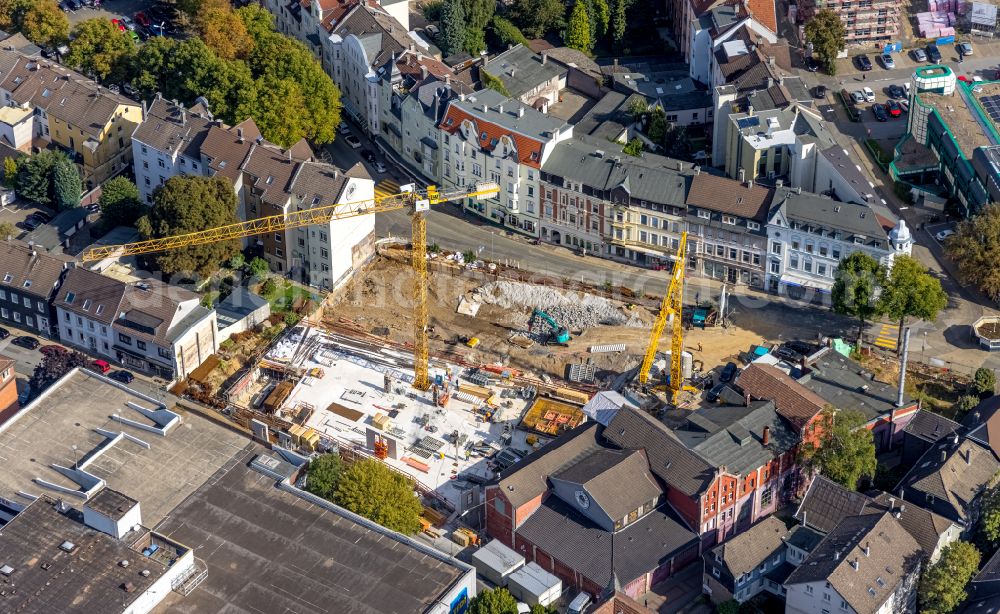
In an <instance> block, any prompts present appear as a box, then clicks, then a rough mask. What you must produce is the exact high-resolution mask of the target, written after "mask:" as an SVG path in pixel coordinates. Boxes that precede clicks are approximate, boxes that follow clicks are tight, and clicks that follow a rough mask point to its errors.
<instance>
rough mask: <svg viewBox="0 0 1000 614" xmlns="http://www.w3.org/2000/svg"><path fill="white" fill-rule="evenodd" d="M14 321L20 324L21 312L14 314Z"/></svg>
mask: <svg viewBox="0 0 1000 614" xmlns="http://www.w3.org/2000/svg"><path fill="white" fill-rule="evenodd" d="M14 321H15V322H20V321H21V312H19V311H15V312H14Z"/></svg>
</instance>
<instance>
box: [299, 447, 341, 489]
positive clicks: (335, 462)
mask: <svg viewBox="0 0 1000 614" xmlns="http://www.w3.org/2000/svg"><path fill="white" fill-rule="evenodd" d="M343 471H344V463H343V462H342V461H341V460H340V455H339V454H337V453H336V452H332V453H330V454H323V455H321V456H318V457H316V458H314V459H313V460H312V461H310V463H309V471H308V473H307V474H306V490H307V491H309V492H311V493H312V494H314V495H316V496H317V497H323V498H324V499H328V500H330V501H333V500H334V499H333V497H334V495H335V494H336V492H337V484H339V483H340V476H341V474H343Z"/></svg>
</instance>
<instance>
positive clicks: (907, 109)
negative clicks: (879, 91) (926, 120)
mask: <svg viewBox="0 0 1000 614" xmlns="http://www.w3.org/2000/svg"><path fill="white" fill-rule="evenodd" d="M899 108H900V109H903V113H909V112H910V103H909V102H907V101H905V100H900V101H899Z"/></svg>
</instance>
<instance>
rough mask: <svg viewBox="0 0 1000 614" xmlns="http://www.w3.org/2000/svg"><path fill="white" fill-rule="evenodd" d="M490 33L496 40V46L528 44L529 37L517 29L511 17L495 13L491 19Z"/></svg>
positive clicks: (505, 46)
mask: <svg viewBox="0 0 1000 614" xmlns="http://www.w3.org/2000/svg"><path fill="white" fill-rule="evenodd" d="M490 33H491V34H492V35H493V36H492V38H493V39H494V40H495V41H496V46H497V47H501V48H504V49H506V48H507V47H508V46H511V45H524V46H525V47H527V46H528V39H527V38H525V37H524V34H522V33H521V31H520V30H518V29H517V26H515V25H514V24H513V23H512V22H511V21H510V20H509V19H507V18H505V17H501V16H500V15H494V16H493V19H491V20H490Z"/></svg>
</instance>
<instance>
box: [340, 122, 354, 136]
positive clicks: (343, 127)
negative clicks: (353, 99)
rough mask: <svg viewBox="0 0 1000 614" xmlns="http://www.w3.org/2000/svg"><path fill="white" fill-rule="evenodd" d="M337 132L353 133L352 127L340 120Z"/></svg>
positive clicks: (345, 134)
mask: <svg viewBox="0 0 1000 614" xmlns="http://www.w3.org/2000/svg"><path fill="white" fill-rule="evenodd" d="M337 132H339V133H341V134H343V135H344V136H347V135H348V134H350V133H351V127H350V126H348V125H347V122H340V123H339V124H337Z"/></svg>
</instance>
